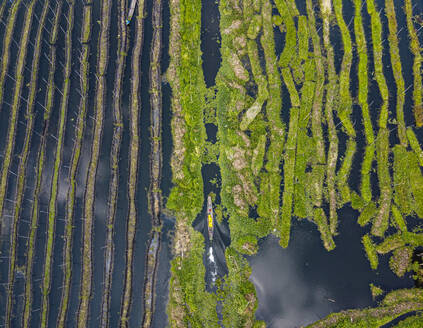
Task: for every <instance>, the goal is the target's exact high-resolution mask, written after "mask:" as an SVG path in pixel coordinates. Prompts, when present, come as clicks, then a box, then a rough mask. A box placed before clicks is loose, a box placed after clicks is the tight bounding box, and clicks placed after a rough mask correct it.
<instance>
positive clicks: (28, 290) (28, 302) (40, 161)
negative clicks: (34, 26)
mask: <svg viewBox="0 0 423 328" xmlns="http://www.w3.org/2000/svg"><path fill="white" fill-rule="evenodd" d="M48 4H49V2H48ZM55 12H56V17H55V20H54V24H53V27H52V32H51V34H50V41H51V42H50V43H51V48H50V56H49V57H50V60H49V63H50V64H49V77H48V82H47V94H46V99H45V110H44V115H43V118H44V121H43V125H44V127H43V131H44V132H43V135H42V137H41V140H40V148H39V150H38V153H37V161H36V163H37V164H36V172H37V179H36V184H35V190H34V202H33V206H32V214H31V230H30V235H29V243H28V254H27V263H26V270H25V272H26V280H25V307H24V313H23V319H22V325H23V327H25V328H26V327H29V324H30V316H31V308H32V289H33V284H32V269H33V264H34V251H35V245H36V242H35V238H36V235H37V229H38V219H39V216H38V215H39V214H38V212H39V205H40V204H39V201H40V200H39V194H40V192H41V182H42V173H43V169H44V161H45V159H46V144H47V140H46V138H47V133H48V129H49V119H50V115H51V111H52V108H53V103H54V99H53V94H54V89H55V85H54V73H55V69H56V39H57V33H58V25H59V17H60V16H61V12H62V4H61V3H58V4H57V5H56V7H55ZM44 19H45V18H44Z"/></svg>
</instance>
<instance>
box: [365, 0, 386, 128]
mask: <svg viewBox="0 0 423 328" xmlns="http://www.w3.org/2000/svg"><path fill="white" fill-rule="evenodd" d="M367 12H368V13H369V15H370V23H371V28H372V46H373V58H374V59H373V62H374V65H375V77H376V81H377V84H378V86H379V91H380V94H381V97H382V101H383V103H382V106H381V109H380V114H379V128H383V129H385V128H386V124H387V122H388V105H389V103H388V100H389V91H388V86H387V84H386V80H385V75H384V74H383V61H382V55H383V43H382V23H381V21H380V17H379V12H378V11H377V9H376V6H375V4H374V0H367Z"/></svg>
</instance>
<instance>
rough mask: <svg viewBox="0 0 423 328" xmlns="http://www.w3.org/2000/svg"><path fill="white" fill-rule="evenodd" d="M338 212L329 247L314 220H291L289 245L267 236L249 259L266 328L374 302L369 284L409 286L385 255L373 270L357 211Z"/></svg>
mask: <svg viewBox="0 0 423 328" xmlns="http://www.w3.org/2000/svg"><path fill="white" fill-rule="evenodd" d="M338 215H339V222H340V224H339V235H338V236H337V237H336V238H335V243H336V248H335V249H334V250H333V251H331V252H328V251H326V249H324V248H323V245H322V241H321V239H320V233H319V232H318V231H317V229H316V225H315V224H313V223H311V222H309V221H307V220H302V221H298V220H295V221H294V223H293V226H292V232H291V240H290V244H289V246H288V248H287V249H282V248H281V247H280V246H279V243H278V239H277V238H275V237H273V236H269V237H266V238H264V239H263V240H261V241H260V243H259V246H260V249H259V252H258V254H257V255H255V256H252V257H250V258H249V262H250V264H251V266H252V275H251V277H250V280H251V281H252V282H253V283H254V285H255V286H256V291H257V296H258V300H259V307H258V309H257V312H256V317H257V319H262V320H265V321H266V323H267V324H268V327H269V328H279V327H284V328H285V327H287V328H288V327H299V326H302V325H306V324H310V323H312V322H314V321H316V320H319V319H320V318H322V317H324V316H326V315H328V314H329V313H332V312H338V311H340V310H345V309H350V308H363V307H366V306H371V305H376V302H375V301H373V300H372V296H371V293H370V287H369V284H370V283H373V284H375V285H376V286H380V287H381V288H382V289H383V290H385V291H390V290H393V289H397V288H405V287H412V286H413V281H412V279H411V278H410V274H408V275H407V276H406V277H405V278H403V279H400V278H398V277H397V276H395V275H394V273H392V271H391V270H390V269H389V265H388V256H382V257H380V258H379V259H380V261H379V268H378V270H377V271H372V270H371V268H370V264H369V261H368V260H367V258H366V255H365V251H364V249H363V247H362V245H361V235H362V234H363V229H362V228H361V227H360V226H359V225H358V224H357V223H356V220H357V216H358V213H357V211H355V210H352V209H351V208H344V209H342V210H340V211H338Z"/></svg>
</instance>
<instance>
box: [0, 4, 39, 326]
mask: <svg viewBox="0 0 423 328" xmlns="http://www.w3.org/2000/svg"><path fill="white" fill-rule="evenodd" d="M35 3H36V1H35V0H32V1H31V3H30V4H29V6H28V9H27V11H26V13H25V25H24V27H23V30H22V37H21V43H20V45H19V49H20V51H19V56H18V64H17V67H16V84H15V90H14V94H13V103H12V108H11V111H12V113H11V115H10V120H9V131H8V136H7V142H8V143H7V149H6V159H5V161H4V162H3V163H4V164H3V168H2V180H1V185H0V188H5V189H6V183H4V184H3V181H4V182H6V180H7V176H8V171H9V167H10V159H11V155H12V151H13V148H14V144H15V133H16V132H15V130H16V125H17V121H18V111H19V106H20V98H21V92H22V85H23V82H24V74H23V73H24V72H23V71H24V67H25V57H26V53H27V47H28V41H29V31H30V28H31V24H32V16H33V10H34V5H35ZM33 88H35V86H34V87H33ZM32 100H33V99H32ZM0 103H1V101H0ZM27 105H28V104H27ZM27 114H28V112H27ZM31 114H32V113H31ZM31 114H30V118H28V121H27V126H26V131H25V132H26V135H25V140H24V147H23V150H22V153H21V159H20V163H19V171H18V181H17V185H18V187H17V190H16V201H15V208H14V213H13V222H12V224H11V231H10V251H9V257H10V261H9V275H8V279H9V284H8V291H7V302H6V317H5V322H6V323H7V324H8V325H9V324H10V315H11V312H12V306H13V302H12V296H13V287H14V283H15V267H16V242H17V235H18V218H19V214H20V207H21V204H22V198H23V189H24V185H25V168H26V160H27V158H28V148H29V140H30V138H31V137H30V135H29V134H30V130H29V131H28V128H31V127H32V115H31ZM3 179H5V180H3ZM2 196H3V195H2ZM1 203H3V199H2V200H1ZM1 215H2V212H1V211H0V216H1Z"/></svg>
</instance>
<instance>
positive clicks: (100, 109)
mask: <svg viewBox="0 0 423 328" xmlns="http://www.w3.org/2000/svg"><path fill="white" fill-rule="evenodd" d="M110 7H111V3H109V1H107V0H103V1H102V2H101V17H100V37H99V44H98V59H97V77H98V81H97V90H96V96H95V97H96V103H95V109H94V112H95V121H94V122H95V123H94V135H93V144H92V147H91V158H90V163H89V166H88V174H87V183H86V189H85V204H84V229H83V231H84V233H83V249H82V275H81V287H80V295H79V311H78V318H77V326H78V327H79V328H82V327H86V326H87V321H88V306H89V302H90V297H91V287H92V225H93V214H94V196H95V180H96V176H97V164H98V160H99V156H100V144H101V134H102V130H103V120H104V98H105V94H106V78H105V74H106V70H107V60H108V47H109V21H110Z"/></svg>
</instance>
